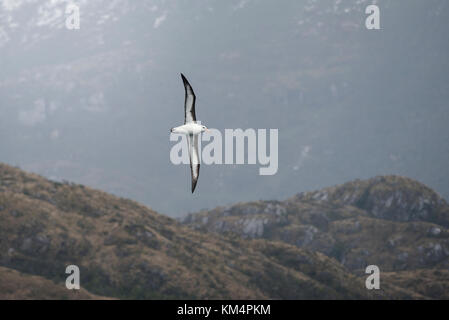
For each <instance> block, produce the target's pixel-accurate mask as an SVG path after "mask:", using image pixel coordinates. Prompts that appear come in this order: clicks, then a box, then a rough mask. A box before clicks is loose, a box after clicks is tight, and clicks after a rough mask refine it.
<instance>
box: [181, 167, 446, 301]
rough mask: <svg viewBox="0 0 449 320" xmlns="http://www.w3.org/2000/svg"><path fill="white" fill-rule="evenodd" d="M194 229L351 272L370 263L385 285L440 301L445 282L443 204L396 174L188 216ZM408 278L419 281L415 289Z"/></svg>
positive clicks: (188, 222)
mask: <svg viewBox="0 0 449 320" xmlns="http://www.w3.org/2000/svg"><path fill="white" fill-rule="evenodd" d="M183 222H184V223H185V224H187V225H189V226H191V227H193V228H194V229H197V230H199V231H203V232H204V231H209V232H214V233H220V234H226V235H228V236H231V235H234V236H235V235H238V236H240V237H241V238H244V239H265V240H270V241H279V242H282V243H288V244H291V245H294V246H296V247H298V248H303V249H307V250H311V251H313V252H320V253H323V254H325V255H327V256H328V257H331V258H335V259H337V260H338V261H339V262H340V263H341V264H342V265H343V266H344V267H345V268H347V269H349V270H351V271H352V272H353V273H354V274H357V275H361V274H363V272H364V270H365V267H366V266H368V265H370V264H375V265H377V266H379V268H380V269H381V271H383V272H388V274H386V278H387V279H388V282H389V283H391V284H395V285H398V286H400V287H402V288H405V289H412V290H414V291H416V292H420V293H422V294H424V295H426V296H429V297H433V298H439V297H441V298H443V297H446V298H447V295H446V293H445V290H444V288H447V287H448V285H449V280H448V277H447V269H448V267H449V232H448V229H447V227H448V226H449V206H448V204H447V202H446V201H445V200H444V199H443V198H442V197H440V196H439V195H438V194H436V193H435V192H434V191H432V190H431V189H429V188H428V187H426V186H425V185H423V184H421V183H419V182H417V181H414V180H411V179H408V178H404V177H399V176H385V177H376V178H373V179H369V180H363V181H360V180H356V181H352V182H348V183H345V184H343V185H339V186H335V187H331V188H325V189H322V190H318V191H314V192H308V193H301V194H297V195H296V196H294V197H292V198H290V199H287V200H285V201H258V202H250V203H240V204H236V205H233V206H229V207H220V208H216V209H214V210H210V211H202V212H200V213H197V214H190V215H188V216H187V217H185V218H184V219H183ZM414 279H419V284H418V283H417V282H418V280H417V281H414Z"/></svg>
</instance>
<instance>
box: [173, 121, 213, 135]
mask: <svg viewBox="0 0 449 320" xmlns="http://www.w3.org/2000/svg"><path fill="white" fill-rule="evenodd" d="M205 130H206V128H205V126H202V125H199V124H197V123H195V122H189V123H186V124H184V125H182V126H179V127H175V128H173V129H171V132H173V133H183V134H187V135H197V134H200V133H201V132H203V131H205Z"/></svg>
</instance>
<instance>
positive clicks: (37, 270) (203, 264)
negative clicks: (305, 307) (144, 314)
mask: <svg viewBox="0 0 449 320" xmlns="http://www.w3.org/2000/svg"><path fill="white" fill-rule="evenodd" d="M281 253H282V254H281ZM69 264H76V265H78V266H79V267H80V270H81V286H82V287H83V288H85V289H87V290H89V292H91V293H94V294H98V295H101V296H109V297H118V298H201V299H203V298H206V299H211V298H214V299H230V298H231V299H242V298H263V299H264V298H273V299H298V298H304V299H310V298H327V299H339V298H351V299H357V298H362V299H364V298H388V297H395V298H410V297H416V295H415V293H413V292H406V291H404V290H402V289H399V288H396V287H389V288H387V289H386V290H382V291H380V292H376V293H373V292H368V291H367V290H366V289H364V282H363V279H359V278H357V277H356V276H354V275H352V274H350V273H349V272H348V271H347V270H346V269H345V268H344V267H342V266H341V265H340V264H339V263H337V262H336V261H335V260H333V259H331V258H328V257H326V256H325V255H323V254H320V253H316V252H308V251H306V250H303V249H300V248H297V247H295V246H292V245H288V244H284V243H281V242H269V241H261V240H254V241H250V242H248V241H245V240H243V239H240V238H234V239H232V238H228V237H223V236H220V235H214V234H207V233H206V234H205V233H202V232H197V231H195V230H192V229H190V228H188V227H186V226H183V225H181V224H179V223H178V222H177V221H175V220H173V219H170V218H167V217H165V216H162V215H159V214H157V213H156V212H154V211H152V210H151V209H149V208H146V207H144V206H142V205H139V204H138V203H136V202H133V201H130V200H126V199H121V198H118V197H115V196H112V195H109V194H106V193H104V192H101V191H96V190H93V189H90V188H87V187H84V186H80V185H73V184H68V183H64V184H61V183H56V182H52V181H48V180H46V179H44V178H42V177H40V176H37V175H34V174H28V173H25V172H23V171H21V170H19V169H16V168H12V167H10V166H7V165H2V164H0V265H2V266H4V267H8V268H12V269H15V270H18V271H20V272H22V273H26V274H29V275H38V276H40V277H43V278H46V279H48V280H51V281H53V282H54V283H63V281H64V280H65V277H66V275H65V273H64V271H65V267H66V266H67V265H69ZM14 276H15V275H14ZM39 279H40V278H39ZM33 283H34V282H33ZM20 287H21V286H19V285H17V288H18V290H19V289H20ZM33 292H34V294H36V296H34V295H33V298H40V296H39V291H36V290H35V291H33ZM11 295H12V296H14V293H11ZM17 295H18V296H19V294H18V293H17ZM43 297H45V296H44V295H43V296H42V298H43ZM60 298H66V294H61V296H60Z"/></svg>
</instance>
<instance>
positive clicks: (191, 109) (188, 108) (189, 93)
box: [181, 73, 196, 124]
mask: <svg viewBox="0 0 449 320" xmlns="http://www.w3.org/2000/svg"><path fill="white" fill-rule="evenodd" d="M181 78H182V82H183V83H184V89H185V100H184V124H186V123H187V122H191V121H196V114H195V101H196V96H195V93H194V92H193V89H192V86H191V85H190V83H189V81H187V78H186V77H185V76H184V75H183V74H182V73H181Z"/></svg>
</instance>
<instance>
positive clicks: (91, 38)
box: [0, 0, 449, 216]
mask: <svg viewBox="0 0 449 320" xmlns="http://www.w3.org/2000/svg"><path fill="white" fill-rule="evenodd" d="M68 3H75V4H78V5H80V9H81V29H80V30H68V29H66V27H65V19H66V15H65V7H66V5H67V4H68ZM372 3H375V4H377V5H379V7H380V18H381V30H378V31H376V30H367V29H366V28H365V19H366V17H367V15H366V14H365V8H366V6H368V5H369V4H372ZM448 31H449V3H448V1H446V0H430V1H429V0H426V1H424V0H401V1H398V0H389V1H388V0H381V1H374V2H373V1H363V0H357V1H356V0H346V1H344V0H322V1H314V0H303V1H300V0H298V1H268V0H235V1H219V0H210V1H205V0H201V1H200V0H193V1H164V0H152V1H131V0H112V1H111V0H93V1H86V0H80V1H62V0H59V1H58V0H53V1H46V0H41V1H36V0H0V71H1V72H0V161H1V162H5V163H8V164H12V165H17V166H19V167H21V168H23V169H25V170H28V171H32V172H36V173H38V174H42V175H44V176H45V177H48V178H50V179H53V180H58V181H61V180H68V181H74V182H76V183H81V184H85V185H88V186H91V187H95V188H99V189H102V190H105V191H107V192H111V193H113V194H116V195H118V196H122V197H127V198H132V199H134V200H137V201H140V202H142V203H144V204H146V205H148V206H150V207H151V208H153V209H155V210H157V211H159V212H160V213H163V214H167V215H171V216H181V215H184V214H186V213H188V212H193V211H198V210H200V209H202V208H213V207H216V206H219V205H226V204H230V203H234V202H238V201H249V200H259V199H266V200H268V199H285V198H287V197H290V196H292V195H293V194H295V193H298V192H301V191H309V190H313V189H317V188H321V187H325V186H330V185H334V184H340V183H343V182H346V181H348V180H352V179H356V178H369V177H372V176H375V175H381V174H398V175H404V176H408V177H411V178H414V179H417V180H419V181H421V182H423V183H425V184H427V185H429V186H430V187H432V188H434V189H435V190H436V191H438V192H439V193H440V194H441V195H443V196H444V197H445V198H446V199H448V198H449V168H448V164H449V126H448V124H449V105H448V98H449V41H448V40H449V38H448ZM180 72H183V73H184V74H185V75H186V76H187V78H188V79H189V81H190V83H191V84H192V86H193V89H194V90H195V93H196V95H197V104H196V112H197V118H198V119H199V120H201V121H202V122H203V124H206V125H207V126H208V127H210V128H217V129H220V130H224V129H225V128H231V129H232V128H243V129H246V128H255V129H258V128H261V129H262V128H266V129H270V128H277V129H279V170H278V173H277V174H276V175H274V176H259V165H236V166H233V165H213V166H205V165H203V166H202V167H201V174H200V179H199V182H198V186H197V189H196V191H195V194H193V195H192V194H191V192H190V170H189V166H188V165H180V166H174V165H172V164H171V162H170V159H169V152H170V148H171V147H172V146H173V145H174V142H170V141H169V130H170V128H172V127H174V126H177V125H180V124H182V122H183V119H184V115H183V112H184V88H183V85H182V81H181V78H180V76H179V73H180Z"/></svg>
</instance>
